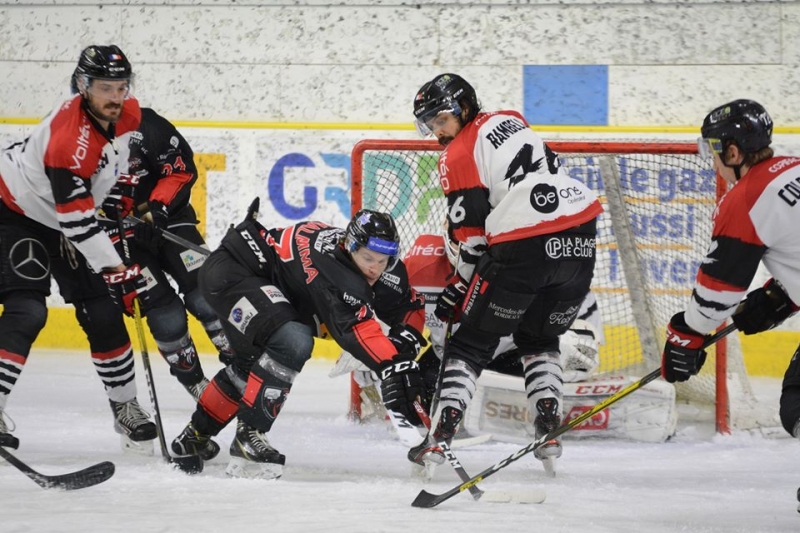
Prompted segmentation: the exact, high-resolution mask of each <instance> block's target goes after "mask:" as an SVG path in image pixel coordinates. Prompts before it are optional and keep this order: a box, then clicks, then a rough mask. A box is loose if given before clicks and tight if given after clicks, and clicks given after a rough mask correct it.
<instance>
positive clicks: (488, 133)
mask: <svg viewBox="0 0 800 533" xmlns="http://www.w3.org/2000/svg"><path fill="white" fill-rule="evenodd" d="M439 179H440V181H441V184H442V189H443V190H444V193H445V196H446V197H447V207H448V214H447V218H448V221H449V224H450V231H451V232H452V235H453V236H454V237H455V239H456V240H457V241H458V242H460V243H461V262H460V263H459V273H460V274H461V275H462V277H463V278H464V279H469V277H470V275H471V274H472V270H473V269H474V266H475V264H476V263H477V259H478V257H480V256H481V255H482V254H483V253H485V251H486V249H487V245H488V246H491V245H492V244H494V243H499V242H505V241H512V240H519V239H525V238H528V237H536V236H539V235H546V234H551V233H557V232H560V231H564V230H567V229H570V228H573V227H575V226H579V225H581V224H583V223H585V222H588V221H590V220H592V219H593V218H595V217H597V216H598V215H599V214H600V213H601V212H602V210H603V208H602V207H601V205H600V202H599V201H598V199H597V197H596V196H595V194H594V193H593V192H592V191H590V190H589V189H587V188H586V187H585V186H584V185H583V184H582V183H581V182H579V181H578V180H576V179H573V178H571V177H570V176H569V175H567V173H566V172H564V171H563V170H562V169H561V168H560V165H559V162H558V158H557V156H556V154H555V153H554V152H553V151H552V150H550V148H549V147H548V146H547V145H546V144H545V143H544V141H542V139H540V138H539V136H538V135H536V133H534V132H533V130H531V128H530V126H529V125H528V123H527V122H526V121H525V118H524V117H523V116H522V115H521V114H519V113H518V112H516V111H496V112H493V113H478V115H477V116H476V117H475V119H474V120H472V121H471V122H469V123H468V124H467V125H465V126H464V128H463V129H462V130H461V131H460V132H459V133H458V135H456V137H455V139H453V141H452V142H450V144H449V145H448V146H447V147H446V148H445V150H444V151H443V152H442V153H441V155H440V156H439Z"/></svg>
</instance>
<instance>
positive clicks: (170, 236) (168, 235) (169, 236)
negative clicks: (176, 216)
mask: <svg viewBox="0 0 800 533" xmlns="http://www.w3.org/2000/svg"><path fill="white" fill-rule="evenodd" d="M125 220H127V221H128V222H132V223H134V224H136V225H139V224H147V222H145V221H144V220H142V219H141V218H138V217H135V216H133V215H128V216H127V217H125ZM157 231H159V232H160V233H161V236H162V237H164V238H165V239H166V240H168V241H171V242H174V243H175V244H179V245H180V246H183V247H184V248H186V249H187V250H191V251H193V252H197V253H199V254H203V255H211V250H207V249H205V248H203V247H202V246H200V245H199V244H195V243H193V242H192V241H190V240H188V239H184V238H183V237H179V236H178V235H175V234H174V233H172V232H170V231H167V230H165V229H158V230H157Z"/></svg>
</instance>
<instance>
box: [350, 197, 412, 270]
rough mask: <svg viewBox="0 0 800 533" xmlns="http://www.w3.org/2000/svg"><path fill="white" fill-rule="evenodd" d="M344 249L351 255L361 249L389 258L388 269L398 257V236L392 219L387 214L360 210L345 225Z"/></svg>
mask: <svg viewBox="0 0 800 533" xmlns="http://www.w3.org/2000/svg"><path fill="white" fill-rule="evenodd" d="M344 247H345V249H346V250H347V251H348V252H349V253H351V254H352V253H353V252H355V251H356V250H358V249H359V248H361V247H364V248H366V249H368V250H371V251H373V252H377V253H380V254H384V255H388V256H390V257H391V260H390V261H389V267H388V268H391V267H392V266H394V264H395V262H396V261H397V258H398V257H399V256H400V235H399V234H398V233H397V226H395V223H394V219H392V217H391V215H389V214H387V213H381V212H379V211H372V210H370V209H362V210H360V211H359V212H358V213H356V214H355V216H354V217H353V218H352V219H351V220H350V223H349V224H348V225H347V230H346V235H345V240H344Z"/></svg>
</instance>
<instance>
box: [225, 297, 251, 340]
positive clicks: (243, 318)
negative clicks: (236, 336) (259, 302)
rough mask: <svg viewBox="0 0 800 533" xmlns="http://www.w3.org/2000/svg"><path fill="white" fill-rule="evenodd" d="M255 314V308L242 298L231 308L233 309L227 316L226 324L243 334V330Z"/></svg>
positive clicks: (245, 298)
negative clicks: (228, 323) (231, 325)
mask: <svg viewBox="0 0 800 533" xmlns="http://www.w3.org/2000/svg"><path fill="white" fill-rule="evenodd" d="M257 314H258V311H256V308H255V307H253V304H251V303H250V300H248V299H247V297H245V296H243V297H242V298H240V299H239V301H238V302H236V304H235V305H234V306H233V309H231V312H230V314H229V315H228V322H230V323H231V324H233V326H234V327H235V328H236V329H238V330H239V331H241V332H242V333H244V330H245V329H246V328H247V326H248V324H250V321H251V320H253V317H254V316H256V315H257Z"/></svg>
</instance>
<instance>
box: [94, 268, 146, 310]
mask: <svg viewBox="0 0 800 533" xmlns="http://www.w3.org/2000/svg"><path fill="white" fill-rule="evenodd" d="M103 279H105V280H106V283H107V284H108V292H109V293H110V294H111V299H112V300H114V303H115V304H117V306H119V308H120V309H122V311H123V312H124V313H125V314H126V315H128V316H133V300H134V299H135V298H137V297H139V298H140V301H141V303H144V301H145V300H146V297H144V298H143V297H142V295H146V294H147V291H146V290H144V289H145V288H146V287H147V281H146V280H145V279H144V278H143V277H142V273H141V269H140V268H139V264H138V263H136V264H133V265H131V266H129V267H127V268H126V269H125V270H123V271H122V272H103Z"/></svg>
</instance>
